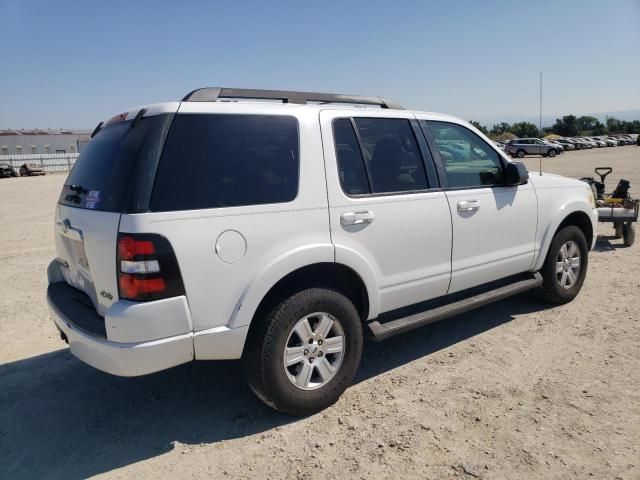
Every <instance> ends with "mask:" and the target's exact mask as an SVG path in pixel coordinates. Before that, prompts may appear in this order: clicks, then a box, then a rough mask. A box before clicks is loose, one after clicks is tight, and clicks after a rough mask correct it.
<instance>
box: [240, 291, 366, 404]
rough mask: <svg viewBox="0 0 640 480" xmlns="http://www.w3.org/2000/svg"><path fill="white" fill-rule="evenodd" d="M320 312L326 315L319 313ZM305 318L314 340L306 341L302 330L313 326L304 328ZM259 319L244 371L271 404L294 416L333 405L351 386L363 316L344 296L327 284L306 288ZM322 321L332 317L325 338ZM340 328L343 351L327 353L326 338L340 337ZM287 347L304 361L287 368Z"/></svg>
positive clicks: (250, 336) (359, 347)
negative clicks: (325, 377) (324, 350)
mask: <svg viewBox="0 0 640 480" xmlns="http://www.w3.org/2000/svg"><path fill="white" fill-rule="evenodd" d="M316 312H320V313H321V314H322V315H321V314H320V313H318V315H314V314H315V313H316ZM316 317H317V318H316ZM305 320H306V321H307V322H308V323H307V326H310V327H311V330H313V334H314V336H313V340H309V341H307V338H310V337H307V338H305V340H304V341H303V340H302V336H299V335H298V333H297V332H298V331H299V330H303V331H305V332H306V331H308V330H306V329H305V328H301V327H300V326H301V322H304V321H305ZM254 321H257V322H260V323H258V324H256V325H255V327H254V328H252V331H251V332H250V334H249V338H248V339H247V345H246V346H245V352H244V354H243V356H242V364H243V370H244V374H245V378H246V379H247V382H248V383H249V386H250V387H251V389H252V390H253V392H254V393H255V394H256V395H257V397H258V398H260V399H261V400H262V401H263V402H264V403H266V404H267V405H269V406H270V407H272V408H274V409H276V410H279V411H281V412H285V413H289V414H292V415H310V414H312V413H316V412H319V411H320V410H323V409H325V408H327V407H328V406H330V405H332V404H334V403H335V402H336V401H337V400H338V398H340V395H342V393H343V392H344V391H345V390H346V389H347V387H348V386H349V385H351V382H352V380H353V377H354V375H355V373H356V371H357V369H358V366H359V364H360V357H361V355H362V342H363V336H362V321H361V319H360V315H359V314H358V312H357V310H356V308H355V306H354V305H353V303H352V302H351V301H350V300H349V299H348V298H347V297H345V296H344V295H342V294H340V293H338V292H336V291H334V290H329V289H326V288H310V289H307V290H303V291H300V292H298V293H296V294H294V295H292V296H291V297H289V298H287V299H286V300H284V301H283V302H282V303H280V304H279V305H277V306H276V307H275V308H273V310H271V312H269V313H268V314H267V316H266V318H264V319H256V320H254ZM323 321H324V322H332V323H330V325H331V327H330V330H327V331H328V332H329V333H328V334H327V335H326V336H324V337H323V335H321V334H320V333H319V330H320V328H319V327H320V324H321V322H323ZM298 327H300V328H298ZM341 332H342V334H343V336H342V340H341V341H340V345H341V346H342V351H341V353H339V354H336V353H331V352H326V353H324V354H323V352H322V349H326V348H327V345H329V342H328V341H327V342H326V345H325V346H324V347H322V348H321V346H322V345H323V344H324V342H323V341H322V338H326V339H331V338H337V337H339V336H340V333H341ZM310 341H313V344H311V343H309V342H310ZM306 345H310V346H309V348H304V350H303V351H302V353H300V351H298V350H297V349H300V348H301V347H304V346H306ZM331 345H336V346H337V345H338V343H336V342H332V343H331ZM329 348H331V347H329ZM285 349H288V350H291V351H292V352H294V353H295V352H298V353H297V355H298V356H297V357H295V358H294V357H293V356H292V359H291V360H293V361H294V362H295V360H297V359H298V358H300V361H299V362H295V363H291V364H290V366H289V367H285V364H284V358H285ZM334 349H335V348H334ZM338 355H340V357H339V359H338ZM314 361H315V365H314V364H313V363H312V362H314ZM327 363H328V364H329V365H332V366H333V367H334V368H336V370H335V373H333V372H331V371H328V370H327V369H326V365H327ZM321 365H322V366H323V371H324V372H328V374H327V376H328V378H327V379H326V380H325V379H324V378H323V376H322V375H321V374H320V373H321V369H320V367H321ZM305 369H306V370H305ZM309 369H311V375H307V376H306V377H305V375H304V372H306V371H309ZM329 374H330V376H329ZM304 378H306V379H307V380H306V382H305V380H304ZM312 380H314V381H315V383H314V381H312ZM294 382H297V383H299V385H296V384H294Z"/></svg>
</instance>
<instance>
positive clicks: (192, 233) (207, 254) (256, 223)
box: [120, 102, 334, 332]
mask: <svg viewBox="0 0 640 480" xmlns="http://www.w3.org/2000/svg"><path fill="white" fill-rule="evenodd" d="M183 112H185V113H202V114H207V113H233V114H239V113H248V114H249V113H252V114H255V113H261V114H274V115H292V116H295V117H296V118H297V120H298V124H299V127H298V128H299V145H300V176H299V179H300V180H299V187H298V195H297V197H296V198H295V199H294V200H293V201H292V202H288V203H280V204H269V205H252V206H239V207H229V208H213V209H202V210H189V211H178V212H156V213H145V214H133V215H123V216H122V219H121V223H120V231H121V232H132V233H134V232H149V233H158V234H160V235H163V236H165V237H166V238H167V239H168V240H169V242H170V243H171V245H172V246H173V249H174V251H175V254H176V257H177V259H178V263H179V266H180V270H181V273H182V279H183V282H184V286H185V290H186V296H187V301H188V303H189V308H190V311H191V317H192V321H193V328H194V331H196V332H197V331H202V330H206V329H211V328H214V327H220V326H229V327H233V328H237V327H241V326H246V325H248V324H249V323H250V322H251V319H252V318H253V314H254V312H255V310H256V308H257V307H258V305H259V303H260V301H261V300H262V298H263V296H264V295H265V294H266V293H267V292H268V290H269V289H270V288H271V286H273V285H274V284H275V283H276V282H277V281H278V280H279V279H280V278H282V276H284V275H286V274H287V273H289V272H291V271H293V270H295V269H297V268H299V267H300V266H303V265H307V264H309V263H315V262H332V261H333V260H334V252H333V246H332V244H331V239H330V235H329V217H328V209H327V194H326V185H325V177H324V163H323V158H322V144H321V140H320V132H319V128H318V117H317V114H316V113H315V112H313V111H312V110H307V109H302V108H301V109H299V110H298V109H297V108H295V107H289V108H286V109H283V108H282V107H281V106H273V105H269V104H264V105H257V104H246V105H245V104H239V103H233V104H232V103H196V102H194V103H183V104H182V105H181V107H180V111H179V113H178V115H179V114H180V113H183ZM185 161H188V160H187V159H185ZM185 168H188V166H187V167H185ZM228 231H235V232H238V233H239V234H240V235H241V236H242V237H243V238H244V241H245V242H246V252H245V254H244V255H243V256H242V258H240V260H238V261H236V262H235V263H227V262H225V261H223V260H222V259H221V257H220V256H219V255H218V254H217V253H216V242H217V239H218V237H219V236H220V235H221V234H222V233H223V232H228ZM234 235H235V234H234ZM236 238H237V236H236Z"/></svg>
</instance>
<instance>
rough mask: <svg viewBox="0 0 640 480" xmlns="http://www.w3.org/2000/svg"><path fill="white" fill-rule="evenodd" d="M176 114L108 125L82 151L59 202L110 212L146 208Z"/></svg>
mask: <svg viewBox="0 0 640 480" xmlns="http://www.w3.org/2000/svg"><path fill="white" fill-rule="evenodd" d="M172 116H173V115H170V114H163V115H155V116H151V117H143V118H142V119H141V120H140V122H139V123H138V124H137V125H135V126H134V125H133V124H132V121H131V120H130V121H126V122H119V123H115V124H113V125H108V126H106V127H103V128H102V129H101V130H99V131H98V133H97V134H96V135H95V137H94V138H93V139H92V140H91V142H89V144H88V145H87V146H86V147H85V149H84V150H83V151H82V153H81V154H80V157H79V158H78V161H77V162H76V164H75V165H74V167H73V168H72V169H71V172H69V176H68V177H67V180H66V182H65V184H64V187H63V188H62V193H61V194H60V199H59V203H61V204H63V205H69V206H71V207H78V208H86V209H91V210H100V211H107V212H126V211H141V210H144V209H145V208H146V206H147V204H148V199H149V195H150V192H151V188H152V183H153V178H154V176H155V169H156V167H157V162H158V158H159V156H160V152H161V148H162V142H163V141H164V137H165V135H166V130H167V129H168V126H169V124H170V122H171V118H172Z"/></svg>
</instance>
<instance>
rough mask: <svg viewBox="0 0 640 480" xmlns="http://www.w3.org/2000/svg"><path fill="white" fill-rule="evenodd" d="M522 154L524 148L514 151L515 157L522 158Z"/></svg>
mask: <svg viewBox="0 0 640 480" xmlns="http://www.w3.org/2000/svg"><path fill="white" fill-rule="evenodd" d="M524 155H525V153H524V150H518V151H517V152H516V157H518V158H524Z"/></svg>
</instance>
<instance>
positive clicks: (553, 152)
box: [547, 148, 557, 158]
mask: <svg viewBox="0 0 640 480" xmlns="http://www.w3.org/2000/svg"><path fill="white" fill-rule="evenodd" d="M556 154H557V152H556V151H555V149H553V148H552V149H551V150H549V153H547V155H549V156H550V157H551V158H553V157H555V156H556Z"/></svg>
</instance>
